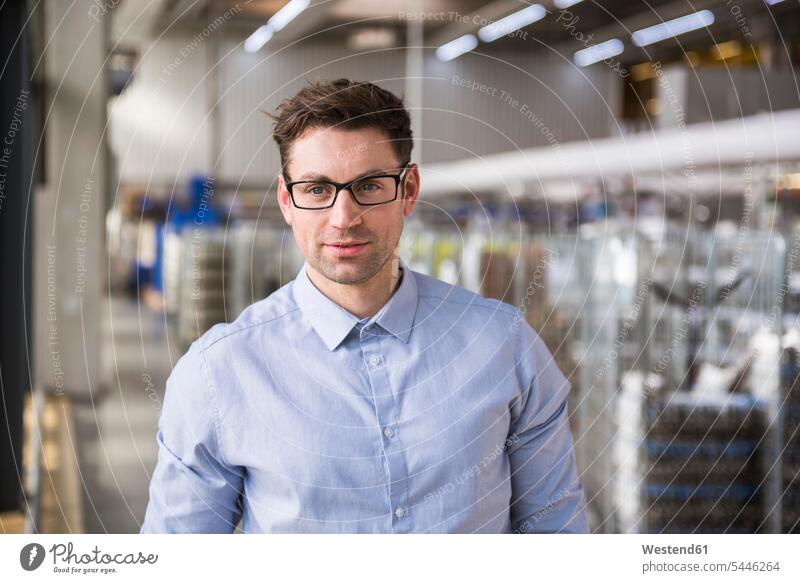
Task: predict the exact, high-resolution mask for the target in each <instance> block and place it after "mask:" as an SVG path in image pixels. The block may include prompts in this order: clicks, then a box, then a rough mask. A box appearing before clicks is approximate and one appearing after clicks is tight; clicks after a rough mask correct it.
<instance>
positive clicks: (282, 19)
mask: <svg viewBox="0 0 800 583" xmlns="http://www.w3.org/2000/svg"><path fill="white" fill-rule="evenodd" d="M310 1H311V0H290V1H289V2H288V3H287V4H286V6H284V7H283V8H281V9H280V10H278V11H277V12H276V13H275V14H273V15H272V18H270V19H269V20H268V21H267V24H268V25H270V26H271V27H272V29H273V30H274V31H275V32H278V31H279V30H281V29H282V28H283V27H284V26H286V25H287V24H289V23H290V22H291V21H292V20H294V19H295V17H296V16H297V15H298V14H300V13H301V12H302V11H303V10H305V9H306V8H308V4H309V3H310Z"/></svg>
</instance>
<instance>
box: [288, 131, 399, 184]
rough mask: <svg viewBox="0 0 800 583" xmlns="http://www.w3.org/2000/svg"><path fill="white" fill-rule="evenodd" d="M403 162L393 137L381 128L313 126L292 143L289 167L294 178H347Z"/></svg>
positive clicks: (392, 166) (395, 165) (390, 168)
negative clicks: (312, 176)
mask: <svg viewBox="0 0 800 583" xmlns="http://www.w3.org/2000/svg"><path fill="white" fill-rule="evenodd" d="M399 165H400V161H399V160H398V159H397V155H396V154H395V151H394V148H393V147H392V143H391V142H390V141H389V137H388V136H387V134H386V132H383V131H381V130H380V129H378V128H362V129H357V130H346V129H337V128H310V129H308V130H306V131H305V132H304V133H303V134H302V135H301V136H300V137H299V138H297V139H296V140H295V141H294V143H293V144H292V147H291V150H290V154H289V162H288V165H287V166H288V167H287V170H288V173H289V176H291V178H292V180H300V179H302V178H303V177H304V176H305V175H311V174H314V175H317V176H319V175H325V176H327V177H328V178H330V179H331V180H342V181H344V180H348V179H350V178H352V177H353V176H358V175H359V174H360V173H363V172H367V171H370V170H376V169H386V170H392V169H394V168H396V167H399Z"/></svg>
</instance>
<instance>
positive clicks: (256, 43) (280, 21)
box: [244, 0, 311, 53]
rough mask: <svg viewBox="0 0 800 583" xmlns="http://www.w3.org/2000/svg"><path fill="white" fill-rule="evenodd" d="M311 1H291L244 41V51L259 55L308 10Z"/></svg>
mask: <svg viewBox="0 0 800 583" xmlns="http://www.w3.org/2000/svg"><path fill="white" fill-rule="evenodd" d="M310 3H311V0H289V2H287V3H286V5H285V6H284V7H283V8H281V9H280V10H278V11H277V12H276V13H275V14H273V15H272V18H270V19H269V20H268V21H267V23H266V24H264V25H262V26H259V27H258V28H257V29H256V31H255V32H254V33H253V34H251V35H250V36H249V37H247V40H246V41H244V50H245V51H247V52H248V53H257V52H258V51H259V50H261V47H263V46H264V45H265V44H267V42H269V39H271V38H272V36H273V35H274V34H275V33H276V32H278V31H279V30H281V29H282V28H283V27H285V26H286V25H287V24H289V23H290V22H291V21H292V20H294V19H295V18H296V17H297V15H298V14H300V13H301V12H302V11H303V10H305V9H306V8H308V5H309V4H310Z"/></svg>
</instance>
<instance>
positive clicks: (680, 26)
mask: <svg viewBox="0 0 800 583" xmlns="http://www.w3.org/2000/svg"><path fill="white" fill-rule="evenodd" d="M713 22H714V13H713V12H711V11H710V10H701V11H700V12H694V13H692V14H687V15H686V16H681V17H680V18H675V19H674V20H668V21H667V22H662V23H661V24H656V25H655V26H650V27H648V28H643V29H642V30H637V31H636V32H634V33H633V34H632V35H631V38H632V39H633V44H635V45H636V46H637V47H644V46H647V45H651V44H653V43H657V42H659V41H662V40H665V39H668V38H672V37H674V36H678V35H680V34H684V33H687V32H691V31H693V30H697V29H699V28H703V27H705V26H709V25H711V24H713Z"/></svg>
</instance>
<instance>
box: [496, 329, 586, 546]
mask: <svg viewBox="0 0 800 583" xmlns="http://www.w3.org/2000/svg"><path fill="white" fill-rule="evenodd" d="M516 334H517V338H516V339H517V342H518V344H517V350H518V352H517V354H518V355H519V356H518V362H517V374H518V378H519V381H520V386H521V389H522V390H521V393H520V395H519V398H518V399H516V400H515V402H514V403H513V404H512V411H511V428H510V432H509V439H508V444H509V446H508V455H509V461H510V466H511V486H512V500H511V521H512V529H513V530H514V531H515V532H586V531H587V530H588V526H587V524H586V516H585V508H584V504H585V502H584V494H583V488H582V487H581V484H580V479H579V475H578V470H577V466H576V463H575V453H574V446H573V439H572V433H571V431H570V427H569V415H568V409H567V395H568V394H569V391H570V388H571V387H570V383H569V381H568V380H567V379H566V378H565V377H564V375H563V373H562V372H561V371H560V370H559V369H558V366H557V365H556V362H555V359H553V357H552V355H551V354H550V351H549V350H548V349H547V347H546V346H545V344H544V342H543V341H542V340H541V338H540V337H539V335H538V334H536V332H535V331H534V330H533V329H532V328H531V327H530V326H529V325H528V323H527V322H524V321H522V322H521V323H520V325H519V328H518V330H517V333H516Z"/></svg>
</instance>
